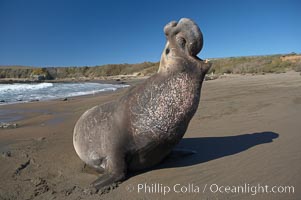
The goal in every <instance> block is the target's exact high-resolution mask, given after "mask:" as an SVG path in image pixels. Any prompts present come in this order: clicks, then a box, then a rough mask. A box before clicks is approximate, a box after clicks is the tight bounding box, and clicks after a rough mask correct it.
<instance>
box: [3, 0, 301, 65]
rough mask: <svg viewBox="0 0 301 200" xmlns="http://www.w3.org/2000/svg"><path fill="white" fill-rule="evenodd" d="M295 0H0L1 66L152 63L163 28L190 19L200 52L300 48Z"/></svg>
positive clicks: (218, 53)
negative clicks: (199, 36)
mask: <svg viewBox="0 0 301 200" xmlns="http://www.w3.org/2000/svg"><path fill="white" fill-rule="evenodd" d="M300 8H301V1H299V0H273V1H272V0H249V1H248V0H224V1H222V0H208V1H203V0H195V1H193V0H173V1H163V0H148V1H144V0H128V1H126V0H124V1H121V0H120V1H116V0H98V1H96V0H86V1H84V0H81V1H80V0H19V1H18V0H0V65H16V64H17V65H30V66H44V67H45V66H84V65H88V66H94V65H102V64H113V63H138V62H144V61H155V62H156V61H159V60H160V55H161V52H162V50H163V47H164V45H165V36H164V33H163V27H164V25H165V24H166V23H168V22H169V21H171V20H179V19H180V18H182V17H188V18H191V19H193V20H194V21H195V22H196V23H197V24H198V25H199V26H200V28H201V30H202V32H203V35H204V47H203V50H202V51H201V53H200V54H199V57H201V58H216V57H230V56H245V55H246V56H247V55H266V54H277V53H290V52H297V53H301V12H300Z"/></svg>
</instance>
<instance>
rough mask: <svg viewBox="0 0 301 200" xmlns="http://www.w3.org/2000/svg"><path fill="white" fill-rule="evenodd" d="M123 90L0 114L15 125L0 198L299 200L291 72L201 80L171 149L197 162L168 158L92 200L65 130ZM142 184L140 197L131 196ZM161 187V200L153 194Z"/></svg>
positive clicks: (5, 141)
mask: <svg viewBox="0 0 301 200" xmlns="http://www.w3.org/2000/svg"><path fill="white" fill-rule="evenodd" d="M125 90H126V89H123V90H119V91H117V92H111V93H103V94H98V95H96V96H87V97H77V98H73V99H71V100H69V101H66V102H65V101H60V100H54V101H47V102H34V103H25V104H15V105H5V106H0V112H1V113H2V115H0V117H2V119H1V118H0V121H1V120H3V118H6V119H7V118H10V119H14V120H17V123H18V124H19V125H20V127H19V128H16V129H0V152H4V154H2V155H1V156H0V177H1V179H0V199H22V200H23V199H202V200H203V199H212V200H215V199H300V197H301V153H300V150H301V147H300V144H301V135H300V130H301V120H300V119H301V76H300V75H299V73H295V72H289V73H285V74H268V75H257V76H250V75H245V76H230V77H226V78H223V79H217V80H213V81H206V82H205V83H204V85H203V90H202V98H201V102H200V106H199V109H198V111H197V113H196V114H195V116H194V118H193V119H192V121H191V122H190V125H189V128H188V130H187V132H186V134H185V137H184V139H183V140H182V141H181V142H180V144H179V147H181V148H186V149H193V150H196V151H197V153H196V154H194V155H191V156H186V157H177V156H173V157H172V156H171V157H169V158H168V159H166V160H165V161H164V162H163V163H162V164H160V165H159V166H158V167H156V168H154V169H150V170H148V171H145V172H141V173H138V174H133V175H132V176H131V177H130V178H129V179H127V180H126V181H124V182H123V183H121V184H120V185H119V187H117V188H116V189H113V190H111V191H110V192H108V193H105V194H100V193H96V194H95V193H93V190H90V189H89V188H88V186H89V183H91V182H92V181H93V180H95V179H96V178H97V176H98V175H97V174H91V173H87V172H85V171H83V170H82V169H83V166H84V165H83V163H82V162H81V160H80V159H79V158H78V156H77V155H76V153H75V151H74V149H73V145H72V131H73V127H74V124H75V123H76V120H77V119H78V118H79V116H80V115H81V114H82V113H83V112H84V111H85V110H86V109H88V108H90V107H92V106H94V105H97V104H101V103H104V102H107V101H110V100H112V99H116V98H118V97H119V96H120V95H122V93H124V91H125ZM3 113H5V115H3ZM9 152H10V155H8V154H9ZM138 184H141V185H138ZM144 184H147V186H148V188H143V189H141V190H139V192H138V186H139V187H140V186H144ZM177 184H179V185H177ZM217 185H218V186H219V187H220V186H229V187H230V188H231V189H232V192H231V191H230V192H228V193H227V192H226V191H225V188H223V187H221V192H215V190H216V189H217V188H216V186H217ZM258 185H260V186H264V187H265V185H267V186H268V187H269V188H268V190H271V188H272V187H273V186H282V187H280V189H279V190H280V192H281V191H282V190H283V189H284V186H293V187H294V193H292V189H291V191H290V193H288V189H287V191H286V192H285V191H282V193H276V194H273V193H268V194H267V193H263V191H262V188H261V190H260V189H259V190H260V191H259V192H261V193H259V194H256V195H252V194H254V193H255V192H256V191H255V189H256V188H255V186H256V187H257V186H258ZM174 186H176V188H175V189H174ZM236 186H242V187H243V186H244V187H246V188H247V189H248V188H249V193H242V192H241V191H240V193H235V192H234V191H233V189H234V188H235V187H236ZM181 187H182V192H181V191H180V188H181ZM210 187H211V189H212V190H213V191H210ZM168 188H169V189H170V192H169V193H166V194H165V195H164V193H163V191H162V190H163V189H165V190H168ZM254 188H255V189H254ZM186 189H187V191H186ZM158 190H160V191H162V192H160V191H158ZM274 190H276V191H277V188H274ZM185 191H186V192H185ZM222 192H223V193H222ZM245 192H247V191H245Z"/></svg>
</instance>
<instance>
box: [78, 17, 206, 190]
mask: <svg viewBox="0 0 301 200" xmlns="http://www.w3.org/2000/svg"><path fill="white" fill-rule="evenodd" d="M164 33H165V35H166V38H167V43H166V46H165V48H164V51H163V53H162V57H161V61H160V66H159V70H158V72H157V73H156V74H155V75H153V76H151V77H150V78H148V79H147V80H146V81H145V82H144V83H142V84H141V85H137V86H135V87H133V88H131V89H129V91H128V92H127V93H126V94H125V95H124V96H123V97H121V98H120V99H119V100H117V101H114V102H110V103H106V104H103V105H98V106H95V107H93V108H91V109H89V110H87V111H86V112H85V113H84V114H83V115H82V116H81V117H80V119H79V120H78V122H77V123H76V125H75V128H74V136H73V144H74V148H75V150H76V153H77V154H78V155H79V157H80V158H81V159H82V160H83V161H84V162H85V163H86V164H87V165H89V166H91V167H93V168H96V169H97V170H98V171H101V172H103V173H104V175H102V176H101V177H100V178H99V179H97V180H96V181H95V182H93V183H92V185H94V186H95V187H96V188H97V189H100V188H102V187H105V186H108V185H110V184H112V183H114V182H117V181H121V180H123V179H124V178H125V175H126V173H127V171H128V170H140V169H145V168H148V167H151V166H154V165H156V164H158V163H159V162H160V161H162V159H164V158H165V157H166V156H167V155H168V154H169V153H170V152H171V150H172V148H173V147H174V146H175V145H176V144H177V143H178V142H179V141H180V140H181V138H182V137H183V135H184V133H185V131H186V129H187V126H188V124H189V121H190V120H191V118H192V117H193V115H194V113H195V112H196V110H197V107H198V104H199V101H200V92H201V87H202V82H203V79H204V77H205V74H206V73H207V71H208V69H209V68H210V64H209V63H207V62H205V61H203V60H201V59H199V58H198V57H197V56H196V55H197V54H198V53H199V52H200V51H201V49H202V46H203V36H202V33H201V31H200V29H199V27H198V26H197V25H196V24H195V23H194V22H193V21H192V20H190V19H186V18H183V19H181V20H180V21H179V22H178V23H177V22H170V23H169V24H167V25H166V26H165V27H164Z"/></svg>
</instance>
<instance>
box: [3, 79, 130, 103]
mask: <svg viewBox="0 0 301 200" xmlns="http://www.w3.org/2000/svg"><path fill="white" fill-rule="evenodd" d="M127 86H128V85H121V84H119V85H115V84H100V83H32V84H27V83H26V84H22V83H14V84H0V105H1V104H11V103H18V102H29V101H36V100H50V99H59V98H65V97H72V96H81V95H88V94H96V93H99V92H104V91H115V90H116V89H118V88H123V87H127Z"/></svg>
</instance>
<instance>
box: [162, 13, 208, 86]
mask: <svg viewBox="0 0 301 200" xmlns="http://www.w3.org/2000/svg"><path fill="white" fill-rule="evenodd" d="M164 33H165V35H166V39H167V42H166V45H165V48H164V50H163V52H162V55H161V60H160V66H159V70H158V74H160V75H163V76H165V75H166V76H168V75H171V74H173V73H179V72H184V71H188V72H193V73H196V75H197V76H199V77H200V78H201V81H202V79H203V78H204V76H205V74H206V73H207V71H208V70H209V68H210V66H211V63H208V62H207V61H203V60H201V59H200V58H198V57H197V54H198V53H199V52H200V51H201V49H202V47H203V36H202V33H201V31H200V29H199V27H198V26H197V25H196V24H195V23H194V22H193V21H192V20H190V19H186V18H183V19H181V20H180V21H179V22H178V23H177V22H170V23H169V24H167V25H166V26H165V27H164Z"/></svg>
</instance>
